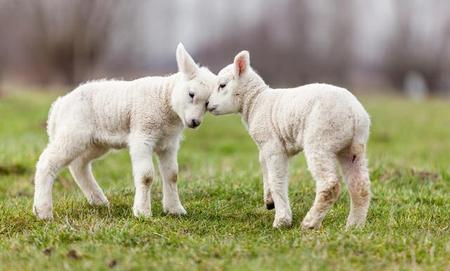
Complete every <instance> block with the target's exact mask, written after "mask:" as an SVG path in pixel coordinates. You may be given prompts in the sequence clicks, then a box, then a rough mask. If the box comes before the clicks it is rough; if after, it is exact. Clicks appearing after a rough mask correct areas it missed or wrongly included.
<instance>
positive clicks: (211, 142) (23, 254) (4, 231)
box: [0, 93, 450, 270]
mask: <svg viewBox="0 0 450 271" xmlns="http://www.w3.org/2000/svg"><path fill="white" fill-rule="evenodd" d="M54 98H55V96H54V95H51V94H36V93H26V94H13V95H10V96H7V97H4V98H3V99H2V100H0V270H43V269H45V270H84V269H95V270H107V269H111V268H114V269H117V270H137V269H158V270H192V269H201V270H223V269H225V270H367V269H370V270H409V269H416V270H450V257H449V255H450V228H449V224H450V168H449V162H450V103H449V102H448V101H437V100H430V101H424V102H417V103H415V102H409V101H405V100H401V99H398V98H370V99H366V100H365V101H364V104H365V105H366V107H367V109H368V111H369V112H370V114H371V116H372V119H373V127H372V134H371V141H370V144H369V157H370V169H371V178H372V190H373V201H372V205H371V208H370V211H369V217H368V224H367V226H366V227H365V228H364V229H362V230H352V231H345V230H344V224H345V219H346V216H347V213H348V209H349V199H348V194H347V192H346V189H345V188H344V189H343V190H344V191H343V193H342V195H341V197H340V199H339V201H338V202H337V203H336V204H335V206H334V207H333V209H332V210H331V211H330V213H329V214H328V216H327V217H326V219H325V221H324V223H323V227H322V228H321V229H320V230H315V231H302V230H301V229H300V221H301V219H302V218H303V216H304V215H305V214H306V212H307V210H308V209H309V207H310V205H311V204H312V201H313V198H314V183H313V180H312V178H311V176H310V175H309V173H308V172H307V170H306V166H305V162H304V159H303V157H302V156H301V155H299V156H298V157H297V158H295V159H293V161H292V166H291V180H290V198H291V202H292V207H293V213H294V226H293V227H292V228H291V229H288V230H274V229H272V220H273V216H274V213H273V211H268V210H265V208H264V207H263V201H262V184H261V180H260V169H259V165H258V160H257V150H256V147H255V145H254V144H253V142H252V141H251V139H250V138H249V136H248V135H247V133H246V131H245V130H244V127H243V125H242V124H241V123H240V120H239V118H238V117H237V116H227V117H211V116H208V117H207V118H206V121H205V123H204V124H203V125H202V127H201V128H200V129H198V130H195V131H186V133H185V140H184V142H183V144H182V148H181V151H180V153H179V164H180V178H179V179H180V182H179V186H180V192H181V197H182V201H183V203H184V206H185V207H186V209H187V211H188V215H187V216H185V217H181V218H179V217H170V216H165V215H164V214H163V211H162V206H161V184H160V182H157V183H156V184H155V185H154V186H153V192H152V196H153V201H152V202H153V214H154V216H153V217H152V218H151V219H135V218H134V217H133V216H132V213H131V206H132V200H133V186H132V180H131V167H130V161H129V157H128V155H127V152H126V151H120V152H114V153H111V154H109V155H108V156H107V157H106V158H105V159H102V160H100V161H97V162H96V163H95V165H94V170H95V175H96V177H97V179H98V180H99V183H100V185H101V186H102V187H103V189H104V190H105V192H106V194H107V197H108V198H109V200H110V202H111V204H112V206H111V208H110V209H107V208H93V207H90V206H89V205H88V204H87V203H86V200H85V199H84V198H83V196H82V194H81V192H80V190H79V189H78V188H77V186H76V184H75V183H74V182H73V181H72V179H71V176H70V175H69V174H68V172H67V170H65V171H64V172H62V174H60V176H59V177H58V179H57V181H56V182H55V186H54V188H55V189H54V194H53V195H54V204H55V220H54V221H53V222H41V221H37V220H36V219H35V218H34V217H33V216H32V214H31V203H32V194H33V185H32V179H33V171H34V164H35V162H36V159H37V158H38V156H39V154H40V152H41V151H42V150H43V148H44V146H45V144H46V140H47V138H46V133H45V130H44V124H45V120H46V116H47V111H48V108H49V105H50V103H51V101H52V100H53V99H54Z"/></svg>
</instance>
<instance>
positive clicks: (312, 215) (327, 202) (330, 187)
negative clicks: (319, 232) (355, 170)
mask: <svg viewBox="0 0 450 271" xmlns="http://www.w3.org/2000/svg"><path fill="white" fill-rule="evenodd" d="M305 156H306V161H307V163H308V169H309V171H310V172H311V175H312V176H313V178H314V180H315V181H316V197H315V199H314V203H313V206H312V207H311V209H310V210H309V211H308V213H307V214H306V216H305V218H304V219H303V222H302V227H303V228H306V229H315V228H319V227H320V225H321V223H322V220H323V219H324V218H325V215H326V214H327V212H328V211H329V210H330V208H331V207H332V206H333V204H334V202H335V201H336V200H337V199H338V197H339V192H340V187H339V173H338V169H337V158H336V155H335V154H334V153H330V152H326V151H318V150H313V151H312V150H308V149H305Z"/></svg>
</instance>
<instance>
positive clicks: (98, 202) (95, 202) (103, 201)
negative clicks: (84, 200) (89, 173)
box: [89, 196, 109, 207]
mask: <svg viewBox="0 0 450 271" xmlns="http://www.w3.org/2000/svg"><path fill="white" fill-rule="evenodd" d="M89 204H90V205H92V206H98V207H102V206H104V207H109V201H108V199H107V198H106V197H105V196H95V197H94V196H93V197H91V198H90V200H89Z"/></svg>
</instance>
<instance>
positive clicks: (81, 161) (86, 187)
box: [69, 148, 109, 206]
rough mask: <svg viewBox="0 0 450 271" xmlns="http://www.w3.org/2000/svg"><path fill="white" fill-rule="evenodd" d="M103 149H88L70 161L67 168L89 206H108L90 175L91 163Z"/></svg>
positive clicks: (92, 176)
mask: <svg viewBox="0 0 450 271" xmlns="http://www.w3.org/2000/svg"><path fill="white" fill-rule="evenodd" d="M105 152H106V150H105V149H99V148H94V149H89V150H87V151H85V153H83V154H82V155H80V156H79V157H78V158H77V159H75V160H74V161H72V163H71V164H70V166H69V169H70V173H72V176H73V178H74V179H75V182H76V183H77V184H78V186H79V187H80V189H81V191H83V194H84V195H85V196H86V198H87V200H88V202H89V203H90V204H91V205H96V206H102V205H104V206H108V205H109V202H108V199H107V198H106V196H105V194H104V193H103V191H102V189H101V188H100V186H99V185H98V183H97V182H96V180H95V178H94V175H93V174H92V167H91V161H92V160H93V159H95V158H98V157H100V156H102V155H103V154H104V153H105Z"/></svg>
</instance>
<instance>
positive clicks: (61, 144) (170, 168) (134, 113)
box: [33, 45, 215, 219]
mask: <svg viewBox="0 0 450 271" xmlns="http://www.w3.org/2000/svg"><path fill="white" fill-rule="evenodd" d="M177 62H178V67H179V70H180V72H178V73H176V74H174V75H171V76H167V77H145V78H141V79H137V80H134V81H117V80H111V81H106V80H104V81H96V82H90V83H87V84H84V85H81V86H80V87H78V88H77V89H75V90H73V91H72V92H71V93H69V94H67V95H65V96H64V97H61V98H59V99H58V100H57V101H56V102H55V103H54V104H53V106H52V109H51V111H50V114H49V119H48V127H47V131H48V134H49V144H48V146H47V148H46V149H45V150H44V152H43V153H42V154H41V156H40V158H39V161H38V163H37V165H36V177H35V194H34V205H33V211H34V213H35V214H36V215H37V216H38V217H39V218H42V219H51V218H52V216H53V214H52V185H53V181H54V178H55V177H56V175H57V174H58V172H59V171H60V170H61V169H62V168H63V167H65V166H67V165H68V166H69V169H70V172H71V173H72V176H73V177H74V179H75V181H76V182H77V184H78V185H79V187H80V188H81V190H82V191H83V193H84V194H85V196H86V198H87V199H88V201H89V202H90V203H91V204H93V205H108V200H107V199H106V197H105V195H104V193H103V191H102V189H101V188H100V187H99V185H98V184H97V182H96V181H95V179H94V176H93V175H92V170H91V161H92V160H94V159H96V158H98V157H100V156H102V155H103V154H105V153H106V152H107V151H108V150H110V149H111V148H115V149H120V148H125V147H128V148H129V151H130V156H131V162H132V166H133V177H134V184H135V188H136V193H135V198H134V205H133V213H134V215H135V216H150V215H151V206H150V187H151V184H152V181H153V179H154V177H155V172H154V169H153V163H152V154H153V153H155V154H156V155H157V156H158V163H159V171H160V173H161V177H162V180H163V208H164V211H165V212H167V213H170V214H185V213H186V211H185V210H184V208H183V206H182V205H181V202H180V200H179V196H178V189H177V184H176V182H177V174H178V164H177V152H178V147H179V142H180V139H181V133H182V131H183V128H184V126H189V127H191V128H195V127H197V126H198V125H200V122H201V120H202V117H203V115H204V113H205V110H206V109H205V103H206V101H207V99H208V97H209V94H210V93H211V90H212V88H213V87H214V86H215V75H213V74H212V73H211V72H210V71H209V70H207V69H205V68H199V67H198V66H197V65H196V64H195V62H194V61H193V60H192V58H191V57H190V56H189V54H188V53H187V52H186V51H185V50H184V47H183V46H182V45H179V46H178V48H177Z"/></svg>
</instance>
